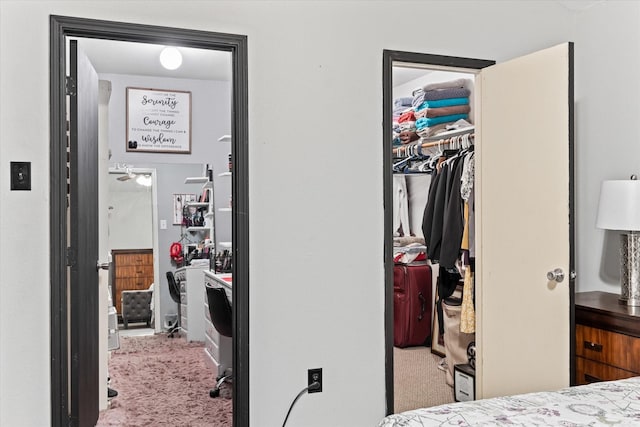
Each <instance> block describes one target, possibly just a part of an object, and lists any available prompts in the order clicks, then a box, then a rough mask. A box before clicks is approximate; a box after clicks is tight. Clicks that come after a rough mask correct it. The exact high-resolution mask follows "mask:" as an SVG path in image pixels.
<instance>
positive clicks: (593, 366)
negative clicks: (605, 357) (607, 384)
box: [576, 357, 638, 385]
mask: <svg viewBox="0 0 640 427" xmlns="http://www.w3.org/2000/svg"><path fill="white" fill-rule="evenodd" d="M637 375H638V374H636V373H635V372H631V371H625V370H624V369H620V368H616V367H614V366H611V365H606V364H604V363H600V362H594V361H593V360H589V359H585V358H584V357H576V384H578V385H582V384H589V383H595V382H599V381H613V380H621V379H623V378H631V377H635V376H637Z"/></svg>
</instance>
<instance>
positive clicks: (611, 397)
mask: <svg viewBox="0 0 640 427" xmlns="http://www.w3.org/2000/svg"><path fill="white" fill-rule="evenodd" d="M425 426H458V427H463V426H483V427H485V426H486V427H488V426H511V427H513V426H564V427H577V426H640V377H634V378H629V379H626V380H618V381H608V382H600V383H593V384H588V385H583V386H576V387H569V388H565V389H562V390H559V391H554V392H538V393H528V394H520V395H515V396H506V397H496V398H492V399H484V400H476V401H472V402H459V403H452V404H447V405H441V406H434V407H432V408H424V409H416V410H412V411H407V412H403V413H400V414H393V415H389V416H388V417H386V418H384V419H383V420H382V421H381V422H380V424H379V425H378V427H425Z"/></svg>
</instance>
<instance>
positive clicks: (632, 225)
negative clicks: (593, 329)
mask: <svg viewBox="0 0 640 427" xmlns="http://www.w3.org/2000/svg"><path fill="white" fill-rule="evenodd" d="M596 227H598V228H601V229H604V230H616V231H621V232H622V234H621V235H620V244H621V246H620V285H621V290H620V299H619V301H620V303H621V304H626V305H630V306H640V233H639V231H640V181H638V180H637V177H636V176H635V175H632V176H631V178H630V179H628V180H614V181H603V182H602V187H601V189H600V203H599V205H598V216H597V219H596Z"/></svg>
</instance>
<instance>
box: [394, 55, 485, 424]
mask: <svg viewBox="0 0 640 427" xmlns="http://www.w3.org/2000/svg"><path fill="white" fill-rule="evenodd" d="M394 63H398V64H399V63H406V64H419V65H424V66H425V68H428V67H429V66H433V67H434V68H437V67H451V68H461V69H462V68H466V69H470V70H480V69H482V68H485V67H488V66H491V65H493V64H495V61H491V60H484V59H472V58H459V57H455V56H443V55H430V54H425V53H414V52H402V51H397V50H386V49H385V50H384V51H383V54H382V109H383V111H382V129H383V135H384V136H383V138H382V149H383V152H382V167H383V185H384V196H383V197H384V202H383V203H384V230H385V231H384V339H385V386H386V387H385V390H386V393H385V399H386V404H387V408H386V409H387V411H386V413H387V415H389V414H391V413H393V412H394V402H393V397H394V386H393V380H394V378H393V377H394V374H393V233H392V232H391V230H392V228H393V207H392V206H393V193H392V185H393V156H392V153H393V142H392V138H391V135H392V133H393V132H392V130H393V128H392V126H393V123H392V117H393V111H392V108H393V85H392V77H393V66H394ZM448 71H453V70H448Z"/></svg>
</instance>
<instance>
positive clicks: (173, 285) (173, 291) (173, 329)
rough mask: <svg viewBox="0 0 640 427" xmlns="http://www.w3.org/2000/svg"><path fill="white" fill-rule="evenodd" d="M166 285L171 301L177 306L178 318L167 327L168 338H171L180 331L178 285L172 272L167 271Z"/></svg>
mask: <svg viewBox="0 0 640 427" xmlns="http://www.w3.org/2000/svg"><path fill="white" fill-rule="evenodd" d="M167 283H168V284H169V294H170V295H171V299H172V300H174V301H175V302H176V303H177V304H178V318H177V319H176V322H175V323H174V324H173V325H169V331H168V332H169V335H168V337H169V338H173V336H174V334H176V333H178V332H179V331H180V316H181V312H180V284H179V283H178V282H176V278H175V277H174V276H173V272H172V271H167Z"/></svg>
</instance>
